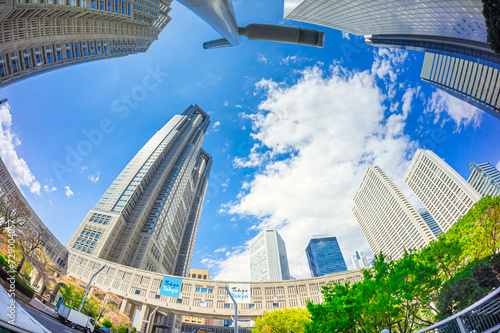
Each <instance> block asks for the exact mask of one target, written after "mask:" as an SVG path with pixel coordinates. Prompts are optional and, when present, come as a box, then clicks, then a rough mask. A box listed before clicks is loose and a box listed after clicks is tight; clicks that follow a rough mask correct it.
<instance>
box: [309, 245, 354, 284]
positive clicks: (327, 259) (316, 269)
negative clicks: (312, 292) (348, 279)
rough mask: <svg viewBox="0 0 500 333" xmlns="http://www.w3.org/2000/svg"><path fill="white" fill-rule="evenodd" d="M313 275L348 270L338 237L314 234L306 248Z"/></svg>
mask: <svg viewBox="0 0 500 333" xmlns="http://www.w3.org/2000/svg"><path fill="white" fill-rule="evenodd" d="M306 256H307V262H308V263H309V269H310V270H311V277H317V276H324V275H326V274H331V273H338V272H344V271H347V265H346V264H345V261H344V256H343V255H342V250H340V246H339V242H338V241H337V237H330V236H329V235H314V236H313V237H312V239H311V240H310V241H309V244H308V245H307V248H306Z"/></svg>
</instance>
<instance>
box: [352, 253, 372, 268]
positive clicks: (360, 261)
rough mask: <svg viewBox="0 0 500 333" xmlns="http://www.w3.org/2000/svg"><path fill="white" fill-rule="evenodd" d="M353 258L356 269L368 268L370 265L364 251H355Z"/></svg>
mask: <svg viewBox="0 0 500 333" xmlns="http://www.w3.org/2000/svg"><path fill="white" fill-rule="evenodd" d="M351 260H352V264H353V265H354V269H361V268H367V267H369V266H370V264H369V263H368V259H366V256H365V252H364V251H354V254H353V255H352V256H351Z"/></svg>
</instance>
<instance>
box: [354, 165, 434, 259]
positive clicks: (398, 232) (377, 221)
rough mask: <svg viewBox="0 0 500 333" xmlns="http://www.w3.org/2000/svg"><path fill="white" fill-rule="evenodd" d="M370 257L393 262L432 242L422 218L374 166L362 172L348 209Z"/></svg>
mask: <svg viewBox="0 0 500 333" xmlns="http://www.w3.org/2000/svg"><path fill="white" fill-rule="evenodd" d="M352 211H353V213H354V216H355V217H356V220H357V221H358V224H359V226H360V227H361V231H362V232H363V234H364V235H365V237H366V240H367V241H368V244H369V245H370V248H371V250H372V252H373V254H374V255H378V254H379V253H380V252H382V253H383V254H384V255H386V256H391V257H392V258H393V259H397V258H400V257H401V256H402V255H403V253H404V250H405V249H416V248H419V247H422V246H424V245H427V244H429V242H430V241H432V240H434V239H436V237H435V236H434V234H433V233H432V231H431V230H430V229H429V227H428V226H427V224H426V223H425V221H424V220H423V218H422V216H420V214H418V212H417V210H416V209H415V208H414V207H413V205H412V204H411V203H410V201H409V200H408V199H407V198H406V197H405V196H404V195H403V193H401V191H400V190H399V189H398V188H397V187H396V185H394V183H393V182H392V181H391V180H390V179H389V177H387V176H386V174H385V173H384V172H383V171H382V169H381V168H380V167H378V166H371V167H369V168H368V170H367V171H366V174H365V176H364V177H363V181H362V182H361V185H360V186H359V188H358V191H357V193H356V195H355V196H354V207H353V209H352Z"/></svg>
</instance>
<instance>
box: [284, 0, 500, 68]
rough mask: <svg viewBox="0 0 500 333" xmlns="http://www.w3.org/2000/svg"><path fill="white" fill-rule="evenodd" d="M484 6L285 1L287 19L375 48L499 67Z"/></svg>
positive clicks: (447, 1)
mask: <svg viewBox="0 0 500 333" xmlns="http://www.w3.org/2000/svg"><path fill="white" fill-rule="evenodd" d="M482 10H483V3H482V1H481V0H470V1H469V0H458V1H454V0H422V1H408V0H361V1H341V0H329V1H321V0H285V9H284V17H285V18H286V19H289V20H295V21H301V22H308V23H313V24H319V25H322V26H326V27H330V28H334V29H338V30H342V31H345V32H349V33H351V34H354V35H365V40H366V42H367V43H368V44H370V45H373V46H385V47H395V48H407V49H412V50H419V51H432V52H435V53H442V54H449V53H453V54H455V55H456V56H459V57H464V58H467V59H469V60H475V61H477V60H479V59H481V60H482V61H487V62H491V63H496V64H500V56H499V55H497V54H496V53H495V52H494V51H492V50H491V48H490V47H489V44H488V43H487V32H486V23H485V19H484V16H483V15H482Z"/></svg>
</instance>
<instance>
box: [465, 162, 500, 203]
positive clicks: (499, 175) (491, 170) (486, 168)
mask: <svg viewBox="0 0 500 333" xmlns="http://www.w3.org/2000/svg"><path fill="white" fill-rule="evenodd" d="M469 170H470V171H471V174H470V176H469V179H468V180H467V182H468V183H469V184H471V186H472V187H473V188H474V189H475V190H476V191H477V192H478V193H479V194H480V195H481V196H483V197H484V196H486V195H491V196H492V197H498V196H500V171H498V170H497V168H495V167H494V166H493V165H491V164H489V163H488V162H486V163H481V164H476V163H474V162H472V163H471V164H470V165H469Z"/></svg>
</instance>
